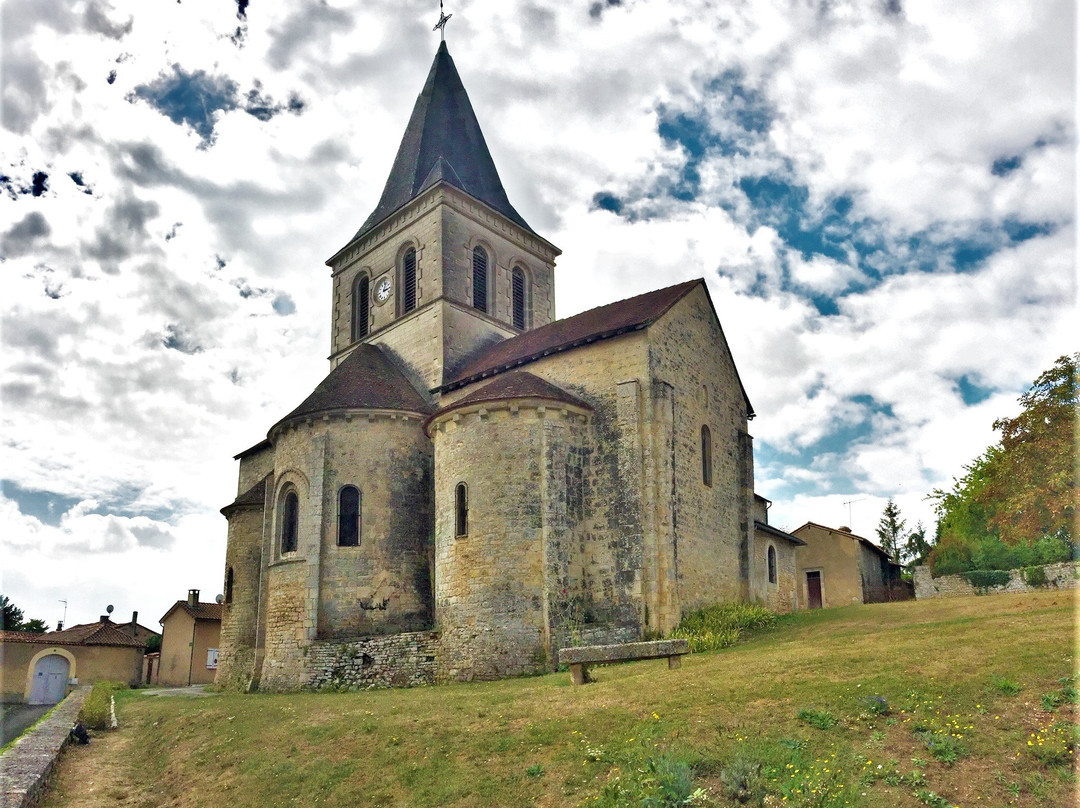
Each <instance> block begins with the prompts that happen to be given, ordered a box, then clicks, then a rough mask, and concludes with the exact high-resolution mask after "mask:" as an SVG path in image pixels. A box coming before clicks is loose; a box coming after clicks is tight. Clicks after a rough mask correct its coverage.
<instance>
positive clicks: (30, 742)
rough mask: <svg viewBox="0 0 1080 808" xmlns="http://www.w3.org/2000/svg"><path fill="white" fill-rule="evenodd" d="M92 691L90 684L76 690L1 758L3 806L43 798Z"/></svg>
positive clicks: (15, 807) (21, 807)
mask: <svg viewBox="0 0 1080 808" xmlns="http://www.w3.org/2000/svg"><path fill="white" fill-rule="evenodd" d="M89 692H90V688H89V686H87V685H84V686H82V687H80V688H78V689H77V690H75V691H74V692H73V693H71V694H70V695H69V696H68V697H67V698H66V699H64V700H63V701H62V702H60V704H59V705H58V706H57V707H56V709H54V710H53V711H52V713H50V714H49V717H48V718H46V719H45V720H44V721H42V722H41V723H40V724H38V725H37V726H36V727H34V728H33V729H31V730H29V731H28V732H27V733H26V734H25V735H23V736H22V737H21V738H19V740H17V741H16V742H15V745H14V746H12V747H11V748H10V749H9V750H8V751H6V752H5V753H4V755H3V757H2V758H0V808H30V806H33V805H36V804H37V801H38V800H39V799H41V797H42V795H43V794H44V792H45V786H46V784H47V783H48V780H49V775H50V774H51V773H52V770H53V766H55V765H56V761H57V759H58V758H59V757H60V752H61V750H63V748H64V746H65V745H66V744H67V742H68V738H69V733H70V732H71V727H72V726H73V725H74V724H75V719H76V718H78V716H79V710H80V709H82V705H83V702H84V701H85V700H86V696H87V694H88V693H89Z"/></svg>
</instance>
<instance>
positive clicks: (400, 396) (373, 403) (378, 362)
mask: <svg viewBox="0 0 1080 808" xmlns="http://www.w3.org/2000/svg"><path fill="white" fill-rule="evenodd" d="M351 409H369V410H404V411H406V412H417V413H422V414H424V415H428V414H430V413H431V412H432V411H433V409H434V408H433V407H432V406H431V405H430V404H428V403H427V402H426V401H425V400H424V399H423V397H422V396H421V395H420V394H419V393H418V392H416V388H415V387H413V386H412V385H411V384H410V383H409V380H408V379H406V378H405V376H404V375H403V374H402V373H401V371H400V370H398V369H397V368H396V367H395V366H394V364H393V363H392V362H391V361H390V360H389V359H388V358H387V357H386V355H385V354H384V353H383V352H382V350H381V349H380V348H379V347H378V346H375V345H360V346H357V348H356V349H355V350H354V351H353V352H352V353H351V354H349V355H348V356H347V357H345V359H344V360H342V362H341V364H339V365H338V366H337V367H336V368H334V369H333V370H331V371H330V373H329V375H328V376H327V377H326V378H325V379H323V380H322V381H321V382H319V386H318V387H316V388H315V390H314V392H312V394H311V395H310V396H308V397H307V398H306V399H304V401H303V402H302V403H301V404H300V406H299V407H297V408H296V409H295V410H293V411H292V412H290V413H289V414H288V415H286V416H285V417H284V418H282V419H281V420H280V421H278V423H277V424H275V425H274V426H278V424H283V423H285V422H286V421H289V420H292V419H293V418H300V417H302V416H305V415H315V414H318V413H325V412H334V411H340V410H351ZM271 431H273V428H271Z"/></svg>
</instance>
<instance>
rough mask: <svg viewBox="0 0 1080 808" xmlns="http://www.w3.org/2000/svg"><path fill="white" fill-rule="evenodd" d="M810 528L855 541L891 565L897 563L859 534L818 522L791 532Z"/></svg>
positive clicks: (809, 523)
mask: <svg viewBox="0 0 1080 808" xmlns="http://www.w3.org/2000/svg"><path fill="white" fill-rule="evenodd" d="M808 527H816V528H820V529H821V530H827V531H829V532H830V533H835V534H836V535H837V536H847V537H848V538H849V539H854V540H855V541H858V542H862V543H863V544H865V545H866V546H867V547H869V548H870V549H871V550H875V551H876V552H878V553H881V555H883V556H885V558H887V559H888V560H889V563H890V564H895V563H896V562H895V561H893V560H892V558H891V557H890V556H889V554H888V553H886V552H885V551H884V550H882V549H881V548H880V547H878V546H877V545H876V544H874V543H873V542H872V541H870V539H867V538H865V537H864V536H860V535H859V534H857V533H852V532H851V531H850V530H838V529H837V528H835V527H828V526H827V525H819V524H818V523H817V522H807V523H806V524H805V525H802V526H800V527H797V528H795V529H794V530H793V531H791V532H792V533H798V532H799V531H800V530H805V529H806V528H808Z"/></svg>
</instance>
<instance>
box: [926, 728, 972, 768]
mask: <svg viewBox="0 0 1080 808" xmlns="http://www.w3.org/2000/svg"><path fill="white" fill-rule="evenodd" d="M915 734H916V735H918V736H919V737H920V738H921V739H922V742H923V743H924V744H926V748H927V749H928V750H930V754H931V755H933V756H934V757H936V758H937V759H938V760H940V761H941V762H942V763H944V764H945V765H946V766H951V765H953V764H954V763H956V761H958V760H959V759H960V758H961V757H964V756H965V755H967V747H966V746H964V744H962V743H961V742H960V741H959V740H957V739H956V738H955V737H954V736H952V735H950V734H949V733H948V732H935V731H933V730H931V729H927V728H925V727H916V728H915Z"/></svg>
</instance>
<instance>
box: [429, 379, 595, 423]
mask: <svg viewBox="0 0 1080 808" xmlns="http://www.w3.org/2000/svg"><path fill="white" fill-rule="evenodd" d="M515 398H542V399H546V400H548V401H556V402H560V401H561V402H563V403H565V404H572V405H574V406H575V407H582V408H583V409H587V410H591V409H592V406H591V405H590V404H589V403H588V402H586V401H582V400H581V399H580V398H578V397H577V396H574V395H571V394H570V393H568V392H566V391H565V390H563V389H562V388H561V387H556V386H555V385H554V384H551V383H550V382H546V381H544V380H543V379H541V378H540V377H539V376H535V375H533V374H532V373H527V372H525V371H523V370H518V371H514V372H513V373H506V374H503V375H500V376H498V377H496V379H495V380H494V381H493V382H491V383H489V384H485V385H484V386H483V387H481V388H480V389H479V390H474V391H473V392H471V393H469V395H467V396H465V397H464V398H462V399H460V400H458V401H455V402H454V403H453V404H448V405H447V406H445V407H443V408H442V409H440V410H439V411H438V412H437V413H435V415H433V416H431V418H429V419H428V423H430V422H431V420H432V419H434V418H436V417H437V416H439V415H442V414H444V413H447V412H450V411H452V410H456V409H460V408H461V407H467V406H469V405H470V404H479V403H482V402H485V401H506V400H509V399H515Z"/></svg>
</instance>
